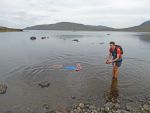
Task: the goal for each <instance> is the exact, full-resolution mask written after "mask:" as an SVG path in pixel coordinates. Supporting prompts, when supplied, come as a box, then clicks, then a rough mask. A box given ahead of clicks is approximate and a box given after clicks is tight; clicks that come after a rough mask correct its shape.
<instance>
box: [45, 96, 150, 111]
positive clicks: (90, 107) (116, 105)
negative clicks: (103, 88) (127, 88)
mask: <svg viewBox="0 0 150 113" xmlns="http://www.w3.org/2000/svg"><path fill="white" fill-rule="evenodd" d="M145 99H146V101H144V102H141V103H140V104H137V103H136V102H134V101H133V100H130V99H129V100H128V102H126V103H124V106H122V104H121V102H120V100H119V99H117V100H115V101H114V100H113V101H108V100H107V102H106V103H105V104H104V105H103V106H96V105H95V104H91V103H87V102H86V103H83V102H79V103H77V104H75V105H73V106H71V107H70V108H66V109H65V111H64V110H63V111H53V110H51V109H50V107H49V105H48V104H44V105H43V108H44V109H45V110H44V112H42V113H150V97H148V98H147V97H146V98H145Z"/></svg>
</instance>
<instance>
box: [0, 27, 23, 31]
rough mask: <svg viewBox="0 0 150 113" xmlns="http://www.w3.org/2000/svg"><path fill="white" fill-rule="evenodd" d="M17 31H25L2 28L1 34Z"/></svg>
mask: <svg viewBox="0 0 150 113" xmlns="http://www.w3.org/2000/svg"><path fill="white" fill-rule="evenodd" d="M16 31H23V29H14V28H6V27H0V32H16Z"/></svg>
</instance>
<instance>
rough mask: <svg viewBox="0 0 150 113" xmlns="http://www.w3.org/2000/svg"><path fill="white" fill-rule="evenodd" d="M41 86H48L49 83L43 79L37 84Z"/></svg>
mask: <svg viewBox="0 0 150 113" xmlns="http://www.w3.org/2000/svg"><path fill="white" fill-rule="evenodd" d="M38 85H39V86H40V87H41V88H45V87H49V86H50V83H49V82H48V81H44V82H41V83H39V84H38Z"/></svg>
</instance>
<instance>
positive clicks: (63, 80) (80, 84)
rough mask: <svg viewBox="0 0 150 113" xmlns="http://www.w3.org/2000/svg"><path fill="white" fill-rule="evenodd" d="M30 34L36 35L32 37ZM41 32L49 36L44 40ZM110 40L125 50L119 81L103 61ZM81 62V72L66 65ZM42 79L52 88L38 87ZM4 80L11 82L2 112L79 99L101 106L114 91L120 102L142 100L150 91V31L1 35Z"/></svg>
mask: <svg viewBox="0 0 150 113" xmlns="http://www.w3.org/2000/svg"><path fill="white" fill-rule="evenodd" d="M108 34H110V35H108ZM31 36H36V37H37V39H36V40H30V37H31ZM43 36H46V37H49V38H46V39H43V40H42V39H41V37H43ZM73 39H78V40H79V42H75V41H72V40H73ZM110 41H115V42H116V43H117V44H119V45H121V46H122V47H123V49H124V55H123V56H124V58H123V64H122V66H121V67H120V70H119V79H118V82H115V83H113V82H112V80H111V78H112V74H111V69H112V65H106V64H105V63H104V62H105V59H106V56H107V54H108V49H109V42H110ZM77 63H80V64H81V66H82V69H81V70H80V71H78V72H77V71H71V70H66V69H65V68H64V67H65V66H70V65H76V64H77ZM43 81H48V82H50V86H49V87H46V88H41V87H39V86H38V84H39V83H40V82H43ZM0 83H5V84H7V86H8V89H7V92H6V94H1V95H0V112H1V113H2V112H4V113H5V112H7V111H12V112H15V113H21V112H22V113H26V112H28V113H30V112H31V113H33V111H36V112H37V113H38V112H40V110H41V109H42V106H43V104H48V105H49V106H50V108H51V109H65V108H66V107H68V106H70V105H72V104H74V103H76V102H79V101H85V102H91V103H95V104H99V105H101V104H103V103H104V101H105V96H106V95H107V93H108V92H112V90H114V91H115V96H116V98H121V99H122V100H123V99H126V98H132V99H134V98H136V97H140V98H142V97H144V96H147V95H150V33H135V32H79V31H77V32H73V31H24V32H7V33H0ZM72 97H74V99H72ZM23 111H24V112H23Z"/></svg>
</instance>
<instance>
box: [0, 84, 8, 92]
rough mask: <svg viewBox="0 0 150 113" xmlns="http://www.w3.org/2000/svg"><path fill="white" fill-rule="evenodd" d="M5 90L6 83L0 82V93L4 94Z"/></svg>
mask: <svg viewBox="0 0 150 113" xmlns="http://www.w3.org/2000/svg"><path fill="white" fill-rule="evenodd" d="M6 90H7V85H5V84H0V94H5V93H6Z"/></svg>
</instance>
